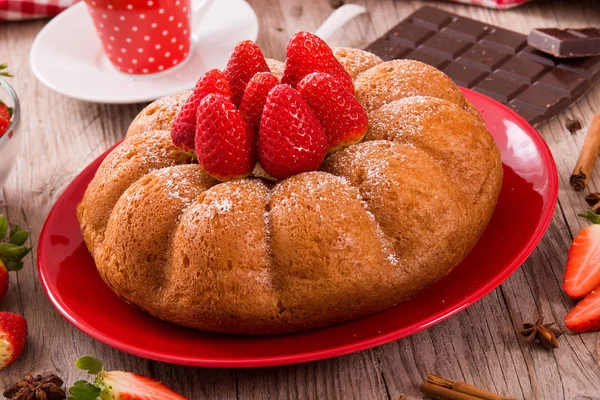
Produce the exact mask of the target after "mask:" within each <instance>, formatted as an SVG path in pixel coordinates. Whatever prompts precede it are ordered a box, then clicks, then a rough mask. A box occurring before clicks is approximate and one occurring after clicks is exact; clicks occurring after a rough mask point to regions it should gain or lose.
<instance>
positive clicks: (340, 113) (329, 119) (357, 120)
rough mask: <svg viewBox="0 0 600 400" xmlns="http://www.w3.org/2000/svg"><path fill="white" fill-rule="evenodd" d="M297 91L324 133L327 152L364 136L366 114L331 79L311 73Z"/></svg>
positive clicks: (356, 101)
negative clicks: (312, 112)
mask: <svg viewBox="0 0 600 400" xmlns="http://www.w3.org/2000/svg"><path fill="white" fill-rule="evenodd" d="M298 91H299V92H300V94H301V95H302V98H303V99H304V100H305V101H306V103H307V104H308V105H309V106H310V108H312V110H313V111H314V112H315V115H316V116H317V118H318V119H319V122H320V123H321V126H323V130H325V134H326V135H327V141H328V146H329V148H328V152H333V151H335V150H338V149H340V148H342V147H344V146H349V145H351V144H353V143H357V142H360V141H361V140H362V138H363V137H364V136H365V133H367V129H368V127H369V120H368V118H367V112H366V111H365V109H364V108H363V106H361V105H360V103H359V102H358V100H356V97H354V96H353V95H352V94H351V93H349V92H348V91H347V90H346V89H345V88H344V87H343V86H342V85H341V84H340V83H339V82H338V81H337V80H336V79H334V78H333V77H332V76H331V75H329V74H325V73H322V72H313V73H312V74H309V75H307V76H306V77H304V79H302V80H301V81H300V83H299V84H298Z"/></svg>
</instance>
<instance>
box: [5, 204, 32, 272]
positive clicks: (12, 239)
mask: <svg viewBox="0 0 600 400" xmlns="http://www.w3.org/2000/svg"><path fill="white" fill-rule="evenodd" d="M7 231H8V221H7V219H6V216H4V215H0V242H1V241H3V240H4V239H5V237H6V234H7ZM28 238H29V234H28V233H27V231H24V230H23V229H21V227H19V225H15V226H14V227H13V228H12V229H11V231H10V233H9V235H8V242H3V243H0V263H3V264H4V265H5V266H6V269H7V270H9V271H18V270H20V269H21V268H23V261H22V260H23V258H24V257H25V256H26V255H27V254H29V252H30V251H31V249H32V248H31V247H27V246H25V242H27V239H28Z"/></svg>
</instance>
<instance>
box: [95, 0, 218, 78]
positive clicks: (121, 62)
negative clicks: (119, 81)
mask: <svg viewBox="0 0 600 400" xmlns="http://www.w3.org/2000/svg"><path fill="white" fill-rule="evenodd" d="M85 2H86V4H87V7H88V11H89V12H90V15H91V16H92V20H93V21H94V25H95V26H96V31H97V33H98V37H99V38H100V41H101V42H102V48H103V49H104V53H105V54H106V55H107V57H108V59H109V60H110V62H111V63H112V64H113V65H114V66H115V67H116V68H117V69H118V70H119V71H121V72H124V73H127V74H152V73H155V72H161V71H164V70H167V69H169V68H172V67H174V66H176V65H178V64H180V63H181V62H182V61H184V60H185V59H186V58H187V57H188V55H189V53H190V45H191V41H192V29H193V28H192V27H191V25H192V23H196V22H197V21H199V20H200V19H201V18H202V17H203V16H204V15H205V13H206V11H208V9H209V8H210V6H211V5H212V3H213V2H214V0H198V1H192V0H85ZM192 3H193V4H192Z"/></svg>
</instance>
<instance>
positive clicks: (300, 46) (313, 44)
mask: <svg viewBox="0 0 600 400" xmlns="http://www.w3.org/2000/svg"><path fill="white" fill-rule="evenodd" d="M285 56H286V61H285V70H284V72H283V78H282V79H281V83H287V84H288V85H291V86H292V87H296V86H297V85H298V83H300V81H301V80H302V79H304V77H305V76H306V75H308V74H310V73H312V72H324V73H326V74H329V75H331V76H333V77H334V78H335V79H337V80H338V81H339V82H340V83H341V84H342V85H343V86H344V87H345V88H347V89H348V91H349V92H350V93H352V94H354V83H352V77H351V76H350V74H348V72H346V70H345V69H344V67H343V66H342V64H340V62H339V61H338V60H337V58H335V56H334V55H333V51H332V50H331V48H330V47H329V46H328V45H327V43H325V41H323V39H321V38H320V37H318V36H316V35H314V34H312V33H309V32H298V33H296V34H295V35H294V36H292V38H291V39H290V41H289V42H288V45H287V48H286V51H285Z"/></svg>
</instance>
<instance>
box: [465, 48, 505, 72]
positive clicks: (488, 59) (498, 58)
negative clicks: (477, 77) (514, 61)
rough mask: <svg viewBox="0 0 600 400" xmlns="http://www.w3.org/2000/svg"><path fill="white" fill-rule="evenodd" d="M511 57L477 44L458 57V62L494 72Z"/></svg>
mask: <svg viewBox="0 0 600 400" xmlns="http://www.w3.org/2000/svg"><path fill="white" fill-rule="evenodd" d="M509 57H510V55H508V54H506V53H502V52H499V51H496V50H494V49H490V48H489V47H485V46H482V45H480V44H476V45H475V46H473V47H471V48H470V49H468V50H467V51H465V52H464V53H462V54H461V55H460V57H458V59H457V60H456V61H457V62H459V63H461V64H464V65H469V66H471V67H474V68H479V69H482V70H484V71H487V72H492V71H494V70H495V69H496V68H497V67H498V66H499V65H501V64H502V63H503V62H504V61H506V60H507V59H508V58H509Z"/></svg>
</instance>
